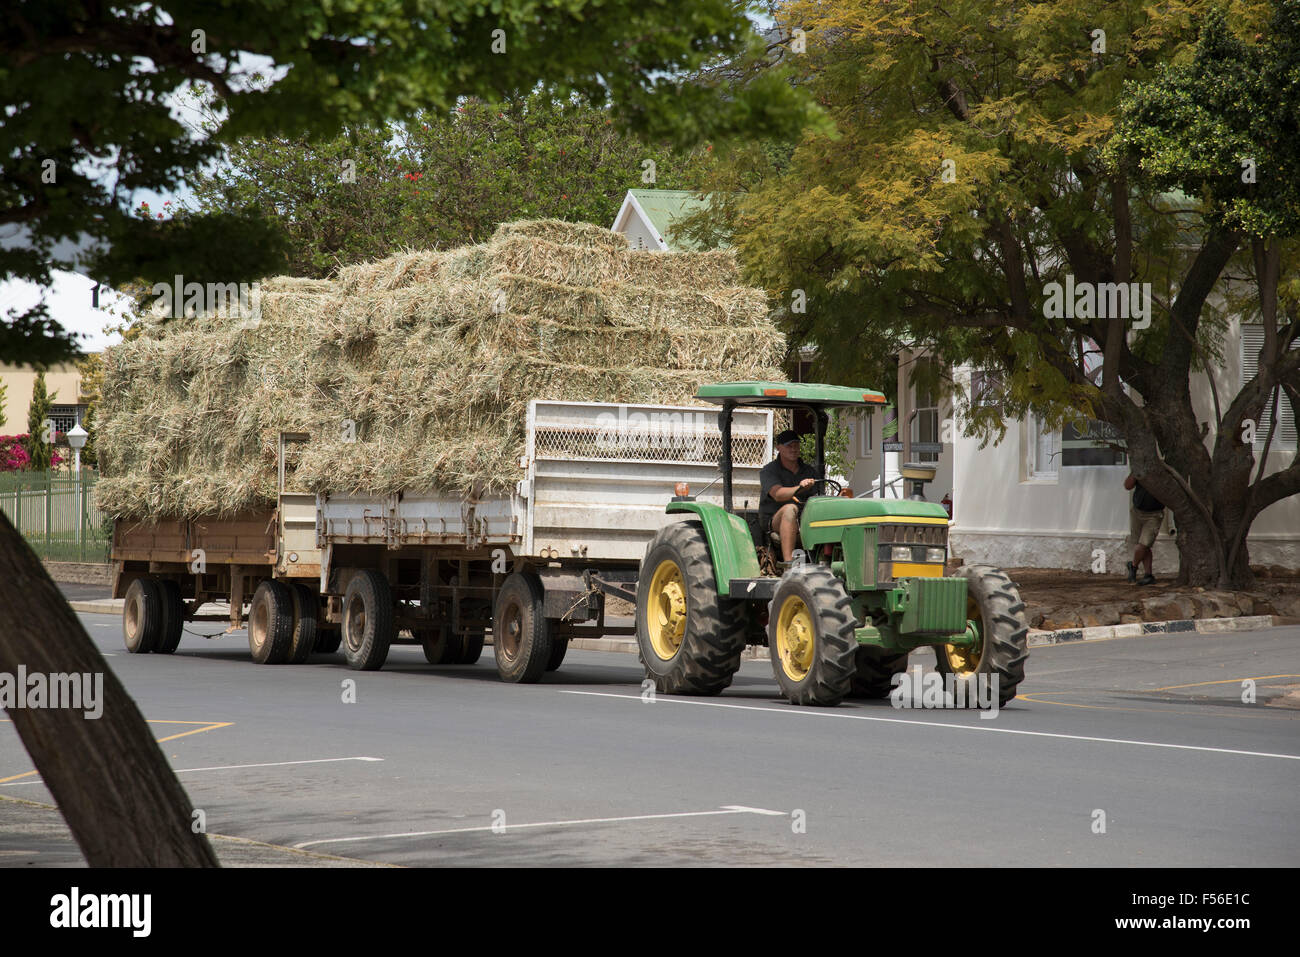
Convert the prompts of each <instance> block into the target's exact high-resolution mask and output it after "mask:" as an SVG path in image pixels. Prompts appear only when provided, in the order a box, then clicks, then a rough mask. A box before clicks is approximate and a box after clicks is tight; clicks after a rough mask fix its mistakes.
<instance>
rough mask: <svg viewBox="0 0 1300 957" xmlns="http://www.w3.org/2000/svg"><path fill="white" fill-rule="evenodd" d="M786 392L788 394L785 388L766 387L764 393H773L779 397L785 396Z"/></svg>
mask: <svg viewBox="0 0 1300 957" xmlns="http://www.w3.org/2000/svg"><path fill="white" fill-rule="evenodd" d="M785 394H786V391H785V389H764V390H763V395H773V396H778V397H779V396H784V395H785Z"/></svg>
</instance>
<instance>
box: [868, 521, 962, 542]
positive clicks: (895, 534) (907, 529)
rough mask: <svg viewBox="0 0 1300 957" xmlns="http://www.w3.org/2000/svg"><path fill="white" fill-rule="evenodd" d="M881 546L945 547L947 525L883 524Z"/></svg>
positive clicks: (881, 525)
mask: <svg viewBox="0 0 1300 957" xmlns="http://www.w3.org/2000/svg"><path fill="white" fill-rule="evenodd" d="M878 527H879V529H880V538H879V539H878V541H879V542H880V544H881V545H943V546H945V547H946V546H947V544H948V526H946V525H903V524H894V523H884V522H882V523H881V524H880V525H879V526H878Z"/></svg>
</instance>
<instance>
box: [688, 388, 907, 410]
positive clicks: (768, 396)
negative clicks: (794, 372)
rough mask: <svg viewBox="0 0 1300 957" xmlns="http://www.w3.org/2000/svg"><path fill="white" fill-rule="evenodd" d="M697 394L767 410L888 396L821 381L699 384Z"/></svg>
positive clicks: (871, 402)
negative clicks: (826, 383) (825, 383)
mask: <svg viewBox="0 0 1300 957" xmlns="http://www.w3.org/2000/svg"><path fill="white" fill-rule="evenodd" d="M695 397H696V398H697V399H708V400H709V401H710V402H717V403H718V404H722V403H724V402H733V403H735V404H736V405H755V406H762V407H764V408H768V409H788V408H793V407H795V406H801V405H811V406H818V407H821V408H843V407H857V406H876V405H884V404H885V396H884V395H883V394H882V393H880V392H876V391H874V390H872V389H855V388H852V387H850V386H846V385H823V384H821V383H818V382H719V383H716V384H714V385H702V386H700V388H699V390H698V391H697V392H696V393H695Z"/></svg>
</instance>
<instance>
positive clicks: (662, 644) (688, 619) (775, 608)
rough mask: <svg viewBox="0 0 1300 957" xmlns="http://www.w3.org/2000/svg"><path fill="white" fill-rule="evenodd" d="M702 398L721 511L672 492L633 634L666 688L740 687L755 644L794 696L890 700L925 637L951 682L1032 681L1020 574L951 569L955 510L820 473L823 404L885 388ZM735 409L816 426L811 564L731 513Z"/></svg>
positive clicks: (806, 547) (805, 543) (1007, 686)
mask: <svg viewBox="0 0 1300 957" xmlns="http://www.w3.org/2000/svg"><path fill="white" fill-rule="evenodd" d="M697 397H698V398H700V399H706V400H709V401H712V402H716V403H718V404H720V405H721V407H722V408H721V411H720V413H719V426H720V428H721V430H722V456H721V460H720V462H719V466H720V468H721V472H722V476H721V478H722V501H723V504H722V506H721V507H719V506H718V505H715V504H712V503H709V502H703V501H698V500H696V499H694V498H692V497H691V496H690V495H689V494H684V495H678V496H676V497H675V498H673V500H672V501H671V502H669V503H668V506H667V511H668V512H669V513H670V514H675V515H680V516H682V517H683V518H682V520H681V521H675V522H671V523H669V524H668V525H666V526H665V527H664V528H663V529H661V530H660V531H659V533H658V534H657V535H656V536H655V537H654V539H653V540H652V541H651V542H650V544H649V545H648V546H647V548H646V553H645V557H644V558H643V559H642V562H641V569H640V573H639V577H638V582H637V610H636V634H637V643H638V645H639V647H640V652H641V659H642V661H643V663H644V665H645V669H646V675H647V677H649V678H650V679H652V680H653V681H654V683H655V687H656V689H657V690H658V691H659V692H661V693H664V694H695V695H712V694H717V693H718V692H720V691H721V690H722V689H723V688H726V687H727V686H728V685H729V684H731V679H732V676H733V675H734V674H735V672H736V670H737V669H738V668H739V667H740V659H741V653H742V652H743V651H744V649H745V647H746V645H766V646H767V647H768V649H769V655H770V657H771V661H772V671H773V673H774V674H775V675H776V680H777V682H778V683H779V684H780V686H781V690H782V692H784V694H785V696H786V698H788V699H789V700H790V702H792V703H793V704H801V705H823V706H830V705H837V704H839V703H840V702H841V701H842V700H843V699H844V698H845V697H846V696H858V697H885V696H887V695H888V694H889V693H890V690H891V686H892V683H893V682H892V678H893V676H894V675H895V674H897V673H899V672H901V671H904V670H905V669H906V667H907V656H908V653H909V652H911V651H912V650H913V649H914V648H919V647H921V646H923V645H929V646H931V647H933V648H934V650H935V655H936V657H937V659H938V669H939V671H940V672H941V673H943V674H944V675H952V676H953V679H952V681H953V682H954V683H962V684H965V685H967V686H973V685H975V684H976V683H977V681H983V682H984V684H985V686H986V688H989V689H991V688H994V687H995V688H996V692H997V698H998V703H999V705H1001V704H1005V703H1006V702H1007V701H1009V700H1011V699H1012V698H1014V697H1015V695H1016V688H1017V686H1018V685H1019V684H1020V682H1021V681H1022V680H1023V679H1024V675H1025V659H1026V658H1027V657H1028V652H1027V650H1026V636H1027V632H1028V625H1027V623H1026V621H1025V616H1024V604H1023V603H1022V602H1021V600H1020V596H1019V594H1018V593H1017V590H1016V587H1015V585H1014V584H1013V583H1012V582H1011V580H1010V579H1009V578H1008V577H1007V576H1006V575H1005V574H1004V573H1003V572H1001V571H1000V570H998V569H996V568H994V567H992V566H988V565H975V566H968V567H963V568H959V569H957V571H956V574H955V576H953V577H947V576H945V574H944V572H945V568H946V565H947V558H948V515H947V512H946V511H945V510H944V508H943V507H942V506H941V505H937V504H931V503H928V502H924V501H911V500H897V499H888V500H887V499H881V498H851V497H848V496H847V495H846V494H840V493H841V491H842V490H841V488H840V487H839V485H838V483H836V482H835V481H834V480H831V479H827V478H826V477H825V475H826V461H825V435H826V425H827V422H828V415H827V410H828V409H836V408H838V409H860V410H871V409H873V408H875V407H877V406H882V405H883V404H884V402H885V397H884V396H883V395H881V394H880V393H879V392H873V391H870V390H865V389H854V388H849V387H846V386H832V385H816V384H808V383H789V382H730V383H723V384H718V385H705V386H701V387H700V389H699V391H698V393H697ZM741 406H743V407H747V408H754V407H757V408H771V409H804V410H807V411H808V412H810V413H812V415H813V417H814V420H815V422H816V469H817V474H818V475H819V476H821V479H820V480H819V481H818V482H817V484H815V485H813V486H811V488H810V489H808V490H806V491H812V492H815V493H820V494H812V495H809V496H807V497H806V499H805V498H804V493H802V492H801V493H800V499H799V501H800V504H801V505H802V512H801V515H800V519H799V533H800V546H801V549H802V552H803V555H804V556H806V558H805V560H803V561H799V562H796V563H793V564H791V565H789V566H785V565H781V564H778V563H774V561H773V560H772V559H773V556H775V555H779V554H780V552H779V550H778V549H776V547H775V545H776V543H775V542H774V541H773V540H772V538H771V537H770V533H768V532H767V531H765V530H762V529H760V527H759V517H758V509H740V510H738V509H736V508H734V507H733V502H732V462H731V418H732V413H733V411H734V410H735V409H736V408H738V407H741ZM828 492H829V493H830V494H827V493H828ZM764 566H766V567H767V569H768V571H769V573H768V574H764V573H763V571H762V569H763V567H764ZM772 572H776V573H777V574H772ZM980 676H987V677H985V678H983V679H981V678H980ZM993 676H996V679H997V680H996V682H993V681H992V680H991V679H992V678H993ZM971 690H972V692H973V691H974V688H973V687H972V688H971ZM957 697H958V700H963V699H964V700H966V701H970V702H973V701H974V700H976V699H977V696H976V695H975V694H974V693H971V694H969V695H960V696H957Z"/></svg>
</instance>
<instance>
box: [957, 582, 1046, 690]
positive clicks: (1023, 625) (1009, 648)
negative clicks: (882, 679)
mask: <svg viewBox="0 0 1300 957" xmlns="http://www.w3.org/2000/svg"><path fill="white" fill-rule="evenodd" d="M957 574H958V575H961V576H962V577H963V578H965V579H966V617H967V619H968V628H973V629H974V631H975V634H976V637H977V639H978V641H977V643H976V644H974V645H935V647H934V657H935V667H936V668H937V669H938V671H939V673H940V674H943V675H948V674H952V675H955V676H956V678H957V679H958V680H960V681H964V682H966V683H967V689H966V694H965V697H966V701H967V702H969V703H974V702H976V701H978V698H977V696H976V692H977V690H978V682H979V681H981V680H990V679H992V678H994V677H996V679H997V697H998V706H999V707H1000V706H1002V705H1004V704H1006V703H1007V702H1008V701H1010V700H1011V699H1012V698H1014V697H1015V696H1016V688H1018V687H1019V686H1020V682H1022V681H1024V680H1025V659H1026V658H1028V657H1029V650H1028V647H1027V641H1028V636H1029V623H1028V622H1027V621H1026V620H1025V603H1024V602H1023V601H1021V600H1020V592H1019V591H1018V590H1017V588H1016V586H1015V584H1014V583H1012V581H1011V579H1010V578H1008V577H1007V575H1006V573H1005V572H1003V571H1002V570H1001V569H999V568H995V567H993V566H992V565H967V566H965V567H963V568H959V569H958V570H957ZM980 675H986V676H988V677H987V678H985V679H980V678H979V676H980Z"/></svg>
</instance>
